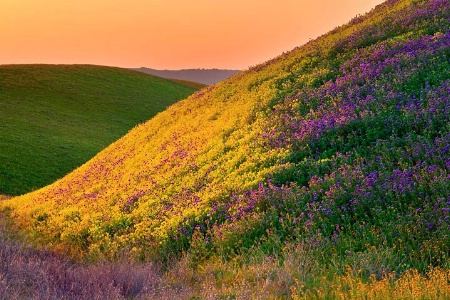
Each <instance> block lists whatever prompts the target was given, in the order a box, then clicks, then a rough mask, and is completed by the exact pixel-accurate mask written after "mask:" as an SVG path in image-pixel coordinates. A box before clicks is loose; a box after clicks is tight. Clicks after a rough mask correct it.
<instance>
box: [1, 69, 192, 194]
mask: <svg viewBox="0 0 450 300" xmlns="http://www.w3.org/2000/svg"><path fill="white" fill-rule="evenodd" d="M195 90H196V89H195V88H192V87H188V86H186V85H185V84H183V85H181V84H178V83H174V82H172V81H169V80H166V79H162V78H158V77H154V76H149V75H145V74H142V73H138V72H133V71H130V70H125V69H119V68H109V67H98V66H87V65H86V66H81V65H80V66H77V65H72V66H69V65H67V66H64V65H58V66H55V65H10V66H0V119H1V120H2V122H1V123H0V132H1V136H0V194H8V195H19V194H24V193H26V192H29V191H32V190H34V189H37V188H40V187H43V186H45V185H47V184H50V183H52V182H53V181H55V180H56V179H58V178H61V177H62V176H64V175H65V174H67V173H69V172H70V171H72V170H74V169H75V168H76V167H78V166H80V165H81V164H83V163H85V162H86V161H88V160H89V159H90V158H92V157H93V156H94V155H95V154H96V153H97V152H99V151H100V150H102V149H103V148H105V147H106V146H108V145H109V144H111V143H112V142H113V141H115V140H116V139H118V138H119V137H121V136H123V135H124V134H125V133H127V132H128V131H129V130H130V129H131V128H133V127H134V126H136V125H137V124H139V123H142V122H144V121H146V120H148V119H149V118H151V117H152V116H154V115H155V114H157V113H158V112H160V111H163V110H164V109H166V107H167V106H169V105H171V104H173V103H175V102H176V101H178V100H180V99H182V98H185V97H186V96H188V95H190V94H192V93H193V92H194V91H195Z"/></svg>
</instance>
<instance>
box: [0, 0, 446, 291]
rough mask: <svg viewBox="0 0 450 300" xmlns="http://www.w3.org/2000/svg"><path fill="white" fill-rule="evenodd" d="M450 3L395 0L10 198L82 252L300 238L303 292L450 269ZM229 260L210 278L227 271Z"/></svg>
mask: <svg viewBox="0 0 450 300" xmlns="http://www.w3.org/2000/svg"><path fill="white" fill-rule="evenodd" d="M449 16H450V5H449V3H448V1H444V0H429V1H424V0H423V1H417V0H414V1H409V0H397V1H394V0H390V1H387V2H386V3H384V4H382V5H380V6H378V7H377V8H376V9H375V10H373V11H372V12H370V13H369V14H368V15H366V16H363V17H359V18H356V19H354V20H352V21H351V22H350V23H349V24H347V25H345V26H342V27H340V28H337V29H335V30H333V31H331V32H330V33H328V34H326V35H324V36H322V37H320V38H319V39H317V40H315V41H312V42H310V43H308V44H307V45H305V46H302V47H300V48H297V49H294V50H293V51H291V52H289V53H286V54H283V55H282V56H280V57H278V58H276V59H274V60H272V61H269V62H267V63H265V64H263V65H260V66H257V67H255V68H252V69H250V70H248V71H246V72H244V73H240V74H237V75H235V76H233V77H232V78H230V79H229V80H226V81H224V82H221V83H219V84H217V85H215V86H212V87H209V88H208V89H204V90H202V91H200V92H198V93H196V94H195V95H193V96H191V97H189V98H187V99H186V100H184V101H181V102H179V103H177V104H175V105H173V106H171V107H170V108H168V109H167V110H166V111H164V112H163V113H160V114H158V115H157V116H155V117H154V118H153V119H152V120H150V121H148V122H147V123H145V124H143V125H140V126H138V127H137V128H135V129H133V130H132V131H131V132H130V133H128V134H127V135H126V136H125V137H123V138H122V139H120V140H118V141H117V142H115V143H114V144H112V145H111V146H109V147H108V148H107V149H105V150H104V151H102V152H101V153H99V154H98V155H97V156H96V157H95V158H94V159H92V160H91V161H89V162H88V163H86V164H85V165H83V166H82V167H80V168H79V169H77V170H75V171H74V172H72V173H71V174H69V175H68V176H66V177H64V178H63V179H61V180H59V181H57V182H55V183H54V184H52V185H50V186H48V187H46V188H44V189H42V190H39V191H36V192H34V193H30V194H27V195H25V196H23V197H18V198H15V199H12V200H7V201H4V202H3V203H2V206H3V207H8V210H10V211H11V212H12V213H13V215H14V216H15V217H16V220H17V225H18V226H19V227H21V228H23V229H26V230H29V231H30V232H31V233H32V234H33V236H34V237H35V239H37V240H38V241H40V242H41V243H45V244H48V245H52V247H54V248H55V249H59V250H63V251H67V252H70V253H72V254H74V255H80V253H81V254H82V255H83V254H87V255H91V256H94V257H95V256H98V255H101V256H107V257H114V256H115V255H116V254H117V253H119V252H127V251H129V253H130V254H132V255H134V256H138V257H141V258H152V259H157V258H161V257H162V258H166V259H167V258H171V257H173V256H181V255H182V254H183V253H186V251H187V253H188V257H190V259H191V261H192V262H193V263H194V264H195V265H197V266H198V265H202V264H207V263H208V262H211V268H215V267H214V266H215V265H216V264H218V263H217V262H219V261H223V260H225V261H227V259H229V258H239V257H241V258H242V257H244V259H242V260H241V261H240V262H236V260H230V261H231V262H230V263H232V262H236V265H237V266H239V268H244V267H243V265H245V264H250V263H257V262H258V261H259V262H261V264H265V262H267V261H269V260H270V259H273V258H274V257H277V258H279V262H278V263H277V265H282V264H284V263H286V264H289V260H287V258H286V257H287V255H288V254H289V253H290V251H291V250H290V249H292V247H294V246H295V247H297V249H300V250H301V251H303V252H301V253H300V254H301V255H299V257H302V256H303V255H304V254H305V255H306V253H309V254H311V253H312V254H311V255H310V256H308V258H309V259H308V261H306V262H304V263H307V265H303V263H302V264H301V265H300V264H298V265H297V268H298V269H296V271H295V272H296V273H295V272H294V273H292V274H293V275H292V276H296V277H295V280H296V282H297V285H296V286H297V287H298V288H299V289H300V290H296V289H294V290H293V291H294V292H295V291H298V292H299V294H301V292H303V291H304V289H306V288H312V290H314V289H313V287H314V286H315V285H316V284H319V283H318V282H320V281H321V278H329V277H322V276H328V273H326V272H328V271H329V272H333V274H337V275H339V274H341V275H342V274H344V273H345V272H346V271H345V270H346V266H349V268H350V270H351V271H352V272H353V273H351V274H361V276H366V277H365V278H366V280H367V279H368V278H369V275H370V274H374V276H375V277H374V278H381V277H382V276H383V274H389V272H391V271H396V272H403V271H405V270H408V269H410V268H415V269H418V270H420V271H425V270H426V269H427V268H428V267H429V266H442V267H448V266H449V255H450V253H449V251H448V249H449V247H448V246H449V245H450V223H449V217H450V215H449V214H450V193H449V191H450V180H449V179H450V174H449V172H450V155H449V144H450V113H449V112H450V99H449V92H450V32H449V31H450V19H449ZM293 245H294V246H293ZM300 250H298V251H300ZM291 252H292V251H291ZM248 255H250V256H252V255H253V256H252V257H256V258H254V259H253V260H250V259H245V257H248ZM261 257H262V258H261ZM264 257H266V258H267V260H264V259H265V258H264ZM305 257H306V256H305ZM205 260H206V261H205ZM265 265H267V264H265ZM300 268H301V269H300ZM303 268H305V269H303ZM313 269H314V270H315V273H314V272H312V271H311V270H313ZM199 270H206V269H201V268H200V269H199ZM230 270H235V269H233V268H230ZM302 270H303V271H302ZM310 271H311V272H310ZM217 272H218V273H214V275H211V274H210V276H209V275H208V276H209V277H208V278H209V279H208V280H212V279H211V278H212V277H214V278H215V279H216V280H217V282H219V283H220V282H223V280H225V279H223V278H224V277H223V276H225V275H223V274H224V273H223V272H222V273H221V271H217ZM230 272H234V271H230ZM236 272H237V273H233V274H234V275H233V276H235V277H238V276H241V275H242V272H243V271H242V272H241V271H236ZM221 274H222V275H221ZM248 274H253V273H252V272H251V270H250V271H248ZM324 274H325V275H324ZM211 276H212V277H211ZM252 276H253V275H252ZM255 276H256V275H255ZM267 276H268V277H267V278H268V279H267V280H269V279H270V275H267ZM358 276H359V275H358ZM264 278H266V277H264ZM264 278H262V279H261V278H253V277H252V279H251V280H253V281H251V282H252V284H255V285H258V284H260V283H261V282H263V283H264V282H266V281H264V280H265V279H264ZM291 282H293V281H291ZM231 284H237V282H236V281H231ZM305 284H306V287H305ZM327 286H328V288H332V285H331V284H330V285H327ZM316 292H317V294H320V290H318V289H316Z"/></svg>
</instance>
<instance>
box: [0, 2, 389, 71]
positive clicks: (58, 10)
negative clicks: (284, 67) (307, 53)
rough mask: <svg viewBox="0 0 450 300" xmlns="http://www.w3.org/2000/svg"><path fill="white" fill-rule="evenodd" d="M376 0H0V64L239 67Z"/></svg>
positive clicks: (363, 9) (298, 42) (332, 24)
mask: <svg viewBox="0 0 450 300" xmlns="http://www.w3.org/2000/svg"><path fill="white" fill-rule="evenodd" d="M382 2H383V1H382V0H368V1H360V0H342V1H333V0H317V1H315V2H313V3H311V2H310V1H294V0H282V1H276V2H275V1H256V0H247V1H238V0H229V1H226V2H220V3H218V2H210V1H208V0H196V1H195V2H194V1H192V2H185V1H182V0H171V1H167V0H165V1H163V0H150V1H148V0H131V1H129V2H127V3H126V5H124V4H123V2H122V1H119V0H113V1H111V0H109V1H106V0H96V1H87V0H81V1H78V2H76V3H73V2H68V1H57V0H40V1H33V2H31V3H30V1H26V0H3V1H2V2H1V4H0V40H1V41H2V47H1V48H0V64H31V63H42V64H94V65H106V66H117V67H125V68H139V67H148V68H152V69H159V70H164V69H167V70H181V69H193V68H205V69H211V68H217V69H238V70H242V69H246V68H248V67H250V66H253V65H256V64H259V63H262V62H264V61H267V60H269V59H271V58H274V57H276V56H278V55H279V54H281V53H282V52H284V51H289V50H291V49H293V48H295V47H297V46H300V45H302V44H304V43H306V42H307V41H308V40H309V39H314V38H316V37H318V36H320V35H322V34H324V33H326V32H328V31H329V30H331V29H333V28H335V27H336V26H339V25H342V24H343V23H346V22H347V21H349V20H350V19H351V18H353V17H355V16H356V15H357V14H364V13H365V12H368V11H370V9H372V8H373V7H375V6H376V5H377V4H380V3H382Z"/></svg>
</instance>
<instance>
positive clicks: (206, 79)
mask: <svg viewBox="0 0 450 300" xmlns="http://www.w3.org/2000/svg"><path fill="white" fill-rule="evenodd" d="M132 70H135V71H139V72H143V73H147V74H151V75H155V76H159V77H163V78H168V79H178V80H186V81H190V82H198V83H202V84H205V85H211V84H214V83H217V82H219V81H222V80H225V79H227V78H229V77H231V76H233V75H234V74H236V73H239V72H240V71H239V70H221V69H184V70H155V69H151V68H144V67H142V68H135V69H132Z"/></svg>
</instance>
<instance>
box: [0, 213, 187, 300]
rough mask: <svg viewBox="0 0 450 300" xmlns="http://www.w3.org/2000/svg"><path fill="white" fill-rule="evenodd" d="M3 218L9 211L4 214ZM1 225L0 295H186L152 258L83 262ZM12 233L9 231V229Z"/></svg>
mask: <svg viewBox="0 0 450 300" xmlns="http://www.w3.org/2000/svg"><path fill="white" fill-rule="evenodd" d="M0 221H2V222H0V223H4V221H5V219H4V216H2V215H0ZM4 227H5V226H4V224H0V299H2V300H9V299H77V300H83V299H86V300H88V299H89V300H93V299H187V298H188V297H190V296H191V295H192V290H190V289H189V288H184V287H180V286H171V285H168V284H167V280H166V279H165V278H164V275H163V272H161V270H160V268H159V267H157V266H156V265H155V264H152V263H145V264H143V263H140V264H139V263H135V262H130V261H126V260H123V261H121V262H114V263H112V262H102V263H98V264H95V265H94V264H80V263H75V262H72V261H70V260H69V259H67V258H65V257H63V256H61V255H58V254H56V253H54V252H52V251H49V250H36V249H34V248H32V247H31V246H28V245H27V244H26V243H23V242H19V241H18V240H17V237H15V238H11V237H9V234H6V232H5V230H4ZM8 233H9V232H8Z"/></svg>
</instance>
